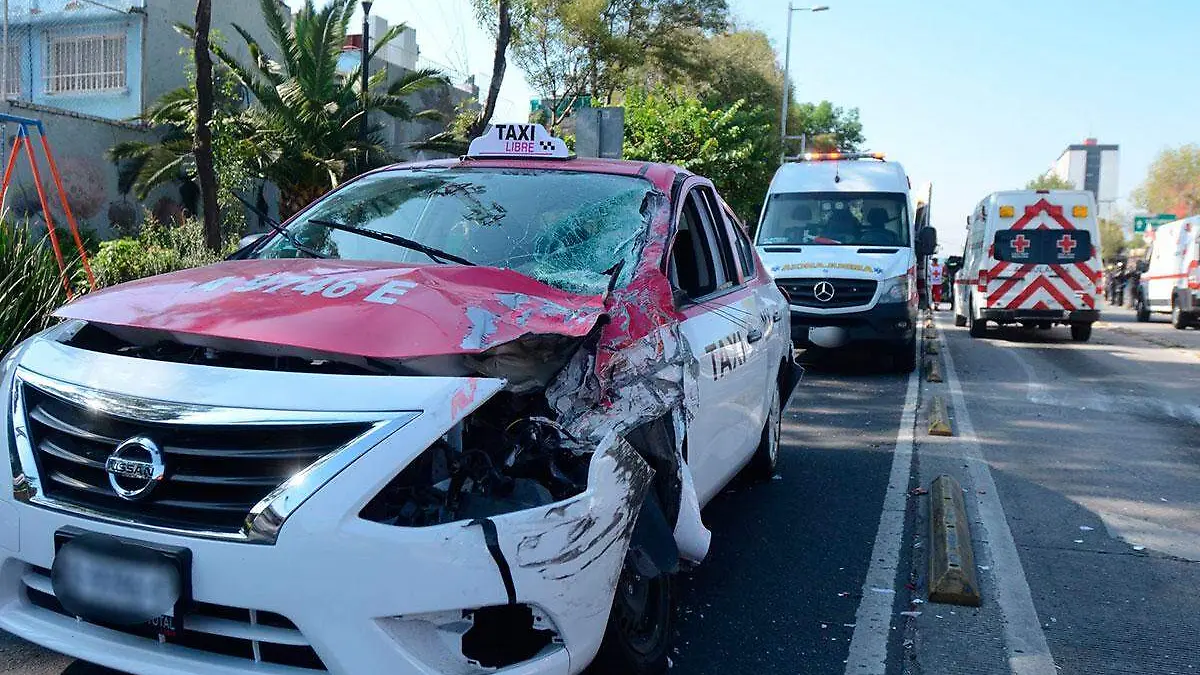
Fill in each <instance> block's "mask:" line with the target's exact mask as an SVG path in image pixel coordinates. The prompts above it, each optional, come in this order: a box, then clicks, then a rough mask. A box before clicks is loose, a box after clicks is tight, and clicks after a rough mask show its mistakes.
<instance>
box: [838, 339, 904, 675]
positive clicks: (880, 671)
mask: <svg viewBox="0 0 1200 675" xmlns="http://www.w3.org/2000/svg"><path fill="white" fill-rule="evenodd" d="M920 347H921V340H920V339H918V340H917V349H918V350H919V349H920ZM917 357H918V359H919V358H920V352H919V351H918V353H917ZM920 376H921V369H920V368H917V369H916V370H914V371H913V372H912V374H911V375H909V376H908V390H907V391H906V392H905V394H904V410H903V411H902V412H901V414H900V430H899V432H897V434H896V447H895V449H893V450H892V473H891V476H890V477H889V478H888V487H887V492H886V493H885V494H884V497H883V513H881V514H880V516H879V529H878V530H876V531H875V544H874V545H873V546H872V547H871V565H870V567H868V568H867V578H866V580H865V581H864V582H863V587H862V600H861V601H860V602H859V603H858V611H857V612H856V613H855V615H854V616H855V619H854V634H853V635H852V636H851V638H850V654H849V656H848V657H847V659H846V675H884V671H885V670H886V669H887V643H888V636H889V635H890V634H891V626H892V603H893V602H894V601H895V599H896V594H895V590H894V589H895V587H896V568H897V567H898V566H899V564H900V545H901V543H902V541H901V539H902V538H903V536H904V514H905V507H906V505H907V500H908V481H909V474H910V473H911V472H912V452H913V428H914V427H915V426H916V421H917V392H918V389H919V383H920ZM877 589H878V590H877Z"/></svg>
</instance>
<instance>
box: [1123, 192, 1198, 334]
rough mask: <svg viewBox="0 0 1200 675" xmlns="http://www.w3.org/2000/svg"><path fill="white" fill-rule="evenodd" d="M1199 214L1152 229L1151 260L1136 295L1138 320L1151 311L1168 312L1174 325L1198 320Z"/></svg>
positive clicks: (1147, 318) (1192, 323) (1148, 315)
mask: <svg viewBox="0 0 1200 675" xmlns="http://www.w3.org/2000/svg"><path fill="white" fill-rule="evenodd" d="M1198 233H1200V216H1192V217H1191V218H1185V219H1183V220H1177V221H1175V222H1173V223H1167V224H1166V225H1163V226H1161V227H1159V228H1158V229H1156V230H1155V231H1154V242H1153V243H1152V244H1151V246H1150V260H1149V261H1147V263H1148V264H1147V266H1146V271H1145V273H1143V274H1142V278H1141V283H1140V286H1141V288H1139V289H1138V292H1137V296H1136V299H1135V300H1134V303H1135V306H1136V307H1137V319H1138V321H1149V320H1150V313H1151V312H1162V313H1167V312H1169V313H1170V314H1171V323H1172V325H1174V326H1175V327H1176V328H1179V329H1181V330H1182V329H1184V328H1187V327H1188V326H1195V325H1198V324H1200V236H1198Z"/></svg>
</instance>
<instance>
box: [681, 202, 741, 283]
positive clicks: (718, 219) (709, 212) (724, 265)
mask: <svg viewBox="0 0 1200 675" xmlns="http://www.w3.org/2000/svg"><path fill="white" fill-rule="evenodd" d="M692 192H693V194H696V195H698V196H699V197H700V199H701V200H702V202H703V213H704V215H705V216H706V217H707V218H708V221H709V223H710V224H711V228H712V233H713V234H714V235H715V236H714V245H715V249H714V250H715V251H716V253H717V255H716V263H717V264H718V265H719V266H720V271H721V274H722V275H723V276H724V277H725V282H726V285H737V283H738V271H737V267H738V262H737V257H736V256H735V255H734V252H733V243H732V242H731V241H729V230H730V228H729V222H728V221H727V220H726V219H725V214H724V212H723V209H722V208H721V204H720V202H719V201H718V200H717V196H716V194H715V193H713V191H712V190H710V189H709V188H707V187H698V188H695V189H694V190H692Z"/></svg>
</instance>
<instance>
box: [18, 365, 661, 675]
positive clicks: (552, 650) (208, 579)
mask: <svg viewBox="0 0 1200 675" xmlns="http://www.w3.org/2000/svg"><path fill="white" fill-rule="evenodd" d="M36 351H40V352H42V353H40V354H38V355H37V356H42V357H46V358H44V359H43V360H41V361H40V362H37V361H38V359H33V361H35V362H36V363H29V361H30V359H29V358H26V359H23V364H22V365H24V366H26V367H30V368H31V369H37V370H38V371H39V372H41V374H43V375H45V376H47V377H66V372H64V369H67V370H69V371H70V372H75V373H76V375H77V376H78V373H99V374H101V375H99V376H100V377H108V378H109V379H108V380H107V381H108V384H109V385H110V387H111V388H120V389H122V390H123V391H124V392H125V393H128V394H131V395H140V396H144V397H147V398H154V397H156V396H159V397H161V394H162V393H163V392H162V390H161V387H163V386H170V387H171V388H172V389H173V390H174V391H176V392H189V395H190V394H191V393H193V392H194V395H195V397H196V398H198V399H203V398H205V397H211V398H219V399H221V400H222V402H223V403H224V404H226V405H233V406H236V405H247V406H250V405H253V406H259V407H266V408H268V409H270V408H272V407H274V408H275V409H282V406H283V405H284V404H286V403H288V402H290V403H291V404H295V403H296V400H297V399H298V398H303V397H304V396H306V395H307V396H312V397H314V399H316V400H319V399H323V400H326V401H337V402H338V403H337V404H336V405H338V406H342V407H343V409H347V407H348V406H353V405H368V403H367V399H368V398H374V399H375V401H376V403H374V405H377V401H378V400H380V399H379V398H378V397H379V396H380V395H381V394H382V393H383V392H382V391H381V390H380V389H379V387H380V386H382V387H395V390H394V391H393V392H392V393H393V394H394V395H395V399H394V400H404V398H405V397H406V396H408V397H409V398H411V395H412V394H411V392H408V393H406V392H404V391H403V389H404V388H405V387H407V388H408V389H410V390H411V389H412V387H413V383H412V382H408V383H379V386H375V384H373V383H371V382H368V380H369V379H378V380H383V379H385V378H363V377H362V376H310V375H302V374H296V373H255V372H252V371H245V372H241V373H229V372H228V371H226V370H224V369H216V368H205V367H198V366H180V365H177V364H163V363H154V362H148V361H138V360H135V359H122V358H121V357H114V356H107V355H101V354H90V355H78V354H67V352H68V351H70V350H69V348H66V347H62V346H60V345H54V346H45V347H43V348H40V349H39V350H36ZM48 351H49V352H54V353H46V352H48ZM27 356H28V355H27ZM114 359H118V360H119V361H114ZM81 360H86V361H87V362H88V364H87V366H88V367H87V368H81V365H83V364H81V363H80V361H81ZM131 362H132V363H131ZM122 368H123V369H124V370H123V371H122V370H121V369H122ZM117 373H120V375H116V374H117ZM79 377H81V378H82V379H86V378H85V377H82V376H79ZM89 377H95V375H91V376H89ZM318 377H319V378H320V380H321V381H320V382H317V381H315V380H314V378H318ZM245 378H255V379H257V380H258V382H257V386H254V387H251V386H241V387H239V386H232V387H231V386H229V385H231V384H234V385H236V384H239V382H238V381H239V380H244V379H245ZM306 378H307V380H308V381H305V380H306ZM347 378H350V379H347ZM353 378H357V379H353ZM205 379H210V380H211V381H209V382H207V383H202V381H203V380H205ZM432 380H439V382H440V384H441V385H446V386H449V387H450V388H449V389H446V390H445V391H442V390H441V389H435V391H436V392H437V393H438V394H439V395H440V394H442V393H446V392H449V391H453V390H454V389H455V388H456V387H455V386H451V383H450V382H448V381H447V378H431V381H432ZM202 384H207V386H202ZM240 384H246V382H240ZM319 385H325V386H319ZM7 387H8V383H0V393H2V394H3V400H5V401H6V402H7V401H9V400H11V399H10V393H11V392H9V391H8V390H7ZM457 387H461V388H460V389H458V391H460V392H462V393H463V397H462V398H460V397H458V396H456V397H455V401H456V403H462V402H463V401H466V403H463V404H462V407H461V408H460V409H459V410H458V412H457V413H456V414H458V415H459V416H460V417H461V416H462V415H466V414H469V413H470V412H471V411H472V410H473V409H474V408H475V407H476V406H477V405H479V403H481V402H482V397H477V398H475V399H471V398H470V396H471V395H472V394H469V393H467V392H474V391H476V390H477V389H476V386H475V385H470V386H463V385H461V383H460V384H459V385H457ZM364 388H365V389H368V390H369V389H372V388H374V389H375V391H374V392H373V393H372V392H366V391H363V390H364ZM479 389H482V387H479ZM110 390H111V389H110ZM354 392H357V393H354ZM339 394H341V395H342V396H339ZM446 398H448V397H446ZM384 400H387V399H384ZM194 402H197V403H201V402H207V401H194ZM439 402H440V403H442V404H443V405H442V406H441V409H444V411H443V412H438V411H434V410H432V409H428V410H426V412H424V413H422V414H421V415H420V416H419V417H417V418H416V419H414V420H413V421H411V422H409V423H408V424H406V425H405V426H403V428H401V429H399V430H396V431H395V432H393V433H391V434H390V435H387V436H386V437H384V438H380V439H376V441H375V444H374V445H373V446H372V447H371V448H370V449H368V450H367V451H366V452H365V453H364V454H362V455H361V456H360V457H359V458H358V459H357V460H355V461H354V462H353V463H352V464H350V465H349V466H348V467H346V468H345V469H344V470H342V471H341V472H340V473H338V474H337V475H336V476H334V477H332V478H331V479H330V480H329V481H328V482H327V483H325V484H324V486H323V487H322V488H321V489H319V490H318V491H316V492H315V493H313V494H312V495H311V496H310V497H308V498H307V500H306V501H304V502H303V504H302V505H301V506H299V507H298V508H297V509H296V510H294V511H292V512H291V515H290V516H289V518H288V519H287V521H286V522H285V523H284V524H283V527H282V529H281V530H280V531H279V535H278V539H277V540H276V542H275V543H274V544H272V545H258V544H250V543H243V542H233V541H220V540H214V539H205V538H198V537H193V536H183V535H177V534H171V533H168V532H162V531H152V530H148V529H143V528H140V527H129V526H123V525H120V524H117V523H111V522H103V521H100V520H94V519H89V518H84V517H80V516H78V515H74V514H72V513H68V512H63V511H59V510H52V509H48V508H45V507H39V506H34V505H31V504H28V503H25V502H23V501H19V500H14V498H13V495H12V491H11V488H9V487H3V488H0V490H2V491H0V628H2V629H4V630H6V631H8V632H10V633H13V634H16V635H18V636H21V637H23V638H26V639H28V640H30V641H32V642H35V643H38V644H40V645H43V646H45V647H48V648H50V649H53V650H55V651H60V652H63V653H66V654H69V655H71V656H75V657H78V658H81V659H84V660H86V661H91V662H94V663H98V664H101V665H104V666H108V667H110V668H114V669H117V670H120V671H125V672H130V673H138V674H143V673H144V674H154V675H168V674H175V673H180V672H186V673H197V674H201V675H206V674H211V675H218V674H219V675H234V674H235V673H271V674H276V675H293V674H297V675H298V674H300V673H311V672H312V671H311V670H304V669H300V668H297V667H294V666H291V665H287V664H286V663H285V662H286V659H284V660H282V661H281V660H278V659H277V660H272V659H270V658H269V657H268V655H269V654H272V653H277V652H279V650H280V648H281V646H282V647H289V648H311V650H312V651H313V652H314V653H315V655H316V656H317V657H318V658H319V659H320V662H321V663H322V664H323V666H324V668H325V669H326V670H328V671H329V672H333V673H345V674H359V673H361V674H364V675H375V674H377V673H381V672H387V673H395V674H398V675H405V674H408V673H412V674H414V675H416V674H421V675H428V674H429V673H439V672H446V673H455V674H472V673H476V672H478V673H484V672H501V673H507V674H509V675H516V674H519V675H533V674H541V673H547V674H549V673H554V674H561V675H566V674H569V673H577V672H579V671H581V670H582V669H583V667H584V666H585V665H586V664H587V663H588V662H589V661H590V660H591V659H592V657H593V656H594V654H595V652H596V651H597V649H598V648H599V645H600V642H601V639H602V637H603V634H604V630H605V626H606V623H607V619H608V612H609V609H610V607H611V604H612V598H613V591H614V587H615V581H616V579H617V577H618V575H619V574H620V571H621V567H622V565H623V563H624V558H625V552H626V548H627V546H628V541H629V537H630V536H631V533H632V529H633V523H634V522H635V521H636V518H637V513H638V508H639V507H640V505H641V503H642V499H643V497H644V494H645V490H646V488H647V486H648V484H649V480H650V476H651V472H650V469H649V468H648V467H647V466H646V464H645V462H644V461H642V460H641V458H640V457H639V456H638V455H637V453H636V452H635V451H634V450H633V449H632V448H631V447H629V446H628V444H626V443H625V442H624V441H615V442H612V443H610V444H608V445H602V447H601V448H599V449H598V450H597V451H596V453H595V455H594V456H593V458H592V461H591V464H590V469H589V476H588V487H587V489H586V490H585V491H584V492H582V493H581V494H579V495H576V496H575V497H572V498H570V499H567V500H564V501H561V502H558V503H555V504H550V505H547V506H544V507H539V508H534V509H528V510H524V511H518V512H514V513H508V514H504V515H497V516H494V517H492V518H491V519H490V520H491V521H492V522H493V523H494V525H495V530H496V535H497V536H496V539H497V541H498V548H499V552H500V554H501V555H502V556H503V558H504V560H505V561H506V562H507V565H508V568H509V569H510V570H511V577H512V582H513V583H512V586H513V590H514V594H513V597H512V598H510V596H509V593H508V590H507V588H506V584H505V583H504V579H503V577H502V575H501V572H500V571H499V566H498V564H497V561H496V560H495V559H494V558H493V555H492V551H489V548H488V542H487V540H486V537H485V533H484V528H483V527H481V526H480V525H472V524H470V523H468V522H466V521H460V522H454V523H447V524H443V525H438V526H432V527H424V528H404V527H393V526H388V525H383V524H379V523H374V522H369V521H366V520H363V519H361V518H359V517H358V513H359V512H360V511H361V509H362V507H363V506H364V504H365V503H366V502H367V501H368V500H369V499H370V498H371V497H372V496H373V495H374V494H376V492H377V491H378V490H379V489H380V488H382V487H383V485H384V484H386V482H387V481H388V480H389V479H390V478H391V476H393V475H395V474H396V472H397V471H398V470H399V469H400V468H402V467H403V466H405V465H406V464H407V463H408V462H409V461H411V459H412V458H413V457H414V455H415V454H416V453H419V452H420V451H421V450H423V449H424V448H425V447H427V446H428V445H429V444H430V443H432V442H433V441H434V440H435V439H436V438H438V437H439V436H441V435H442V434H443V433H444V432H445V430H446V429H447V428H448V425H449V424H452V423H453V422H454V421H455V419H456V418H452V417H451V416H450V413H449V412H448V411H449V408H450V406H449V405H445V403H446V400H441V401H439ZM5 426H7V425H5ZM9 444H10V440H9V438H8V434H7V433H5V434H3V435H0V457H4V458H8V457H9V455H10V451H11V448H10V447H9ZM7 482H8V481H5V483H7ZM64 527H75V528H79V529H83V530H86V531H90V532H98V533H102V534H109V535H115V536H120V537H124V538H128V539H134V540H140V541H144V542H154V543H159V544H165V545H168V546H177V547H185V548H187V549H189V550H190V551H191V554H192V566H191V583H192V597H193V599H194V601H196V603H203V606H204V607H205V608H207V609H206V610H205V612H204V613H203V616H198V617H196V618H195V620H193V621H190V622H189V620H188V617H185V619H184V631H189V630H196V631H200V632H203V633H204V636H202V637H204V639H203V640H199V642H198V643H199V644H200V646H199V647H197V646H196V644H197V641H195V640H193V641H191V642H190V643H189V644H191V645H192V646H180V645H177V644H172V643H171V642H170V641H168V642H167V643H162V644H160V643H159V642H158V641H157V640H156V639H154V638H152V637H138V636H135V635H131V634H130V633H128V632H125V631H119V630H115V629H111V628H106V627H102V626H99V625H93V624H90V623H86V622H82V621H76V620H75V619H74V618H73V617H70V616H65V615H64V614H63V613H61V612H58V611H54V609H53V608H47V607H46V606H45V605H46V603H45V602H41V603H35V602H33V598H35V597H42V598H44V597H45V591H46V590H47V584H48V577H47V576H46V571H47V570H49V569H50V568H51V566H52V564H53V560H54V533H55V532H57V531H58V530H60V529H61V528H64ZM50 590H51V591H52V588H50ZM39 592H40V593H42V595H41V596H38V595H37V594H38V593H39ZM513 601H515V603H517V604H520V605H526V606H528V607H529V608H530V609H531V612H532V613H533V614H534V615H535V617H536V620H537V627H538V628H539V629H541V630H549V631H552V633H553V639H552V640H550V641H549V643H548V644H546V645H545V647H544V648H542V649H541V650H540V651H539V652H537V653H536V654H535V655H533V656H532V657H530V658H526V659H523V660H521V661H520V662H517V663H511V664H504V665H503V666H502V667H499V669H498V670H497V669H496V668H495V667H492V668H483V667H480V666H477V665H475V664H473V663H472V662H471V661H469V660H468V659H467V657H466V656H464V653H463V640H464V635H465V634H466V632H467V631H468V630H470V629H471V628H472V625H471V622H470V621H469V620H467V619H466V618H465V616H466V613H470V612H472V611H474V610H477V609H480V608H489V607H497V606H505V605H508V604H509V603H510V602H513ZM214 607H215V608H216V610H214V609H213V608H214ZM247 610H254V612H253V613H249V612H247ZM268 612H269V613H271V614H273V615H278V616H280V617H283V618H285V619H286V620H287V622H288V623H289V624H290V626H291V627H292V628H294V630H292V629H290V628H289V629H280V628H279V627H278V625H277V624H276V625H261V624H257V623H256V622H255V621H256V620H255V619H253V618H251V619H250V620H249V621H245V620H241V621H238V620H236V617H235V615H237V616H242V615H243V614H241V613H246V615H248V616H250V617H254V616H262V615H265V613H268ZM214 617H215V620H214ZM231 617H235V618H231Z"/></svg>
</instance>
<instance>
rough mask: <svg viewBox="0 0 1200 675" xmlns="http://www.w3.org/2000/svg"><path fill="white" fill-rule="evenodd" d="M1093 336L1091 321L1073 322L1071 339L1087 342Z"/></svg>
mask: <svg viewBox="0 0 1200 675" xmlns="http://www.w3.org/2000/svg"><path fill="white" fill-rule="evenodd" d="M1091 337H1092V324H1090V323H1073V324H1071V339H1072V340H1074V341H1076V342H1087V341H1088V340H1090V339H1091Z"/></svg>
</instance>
